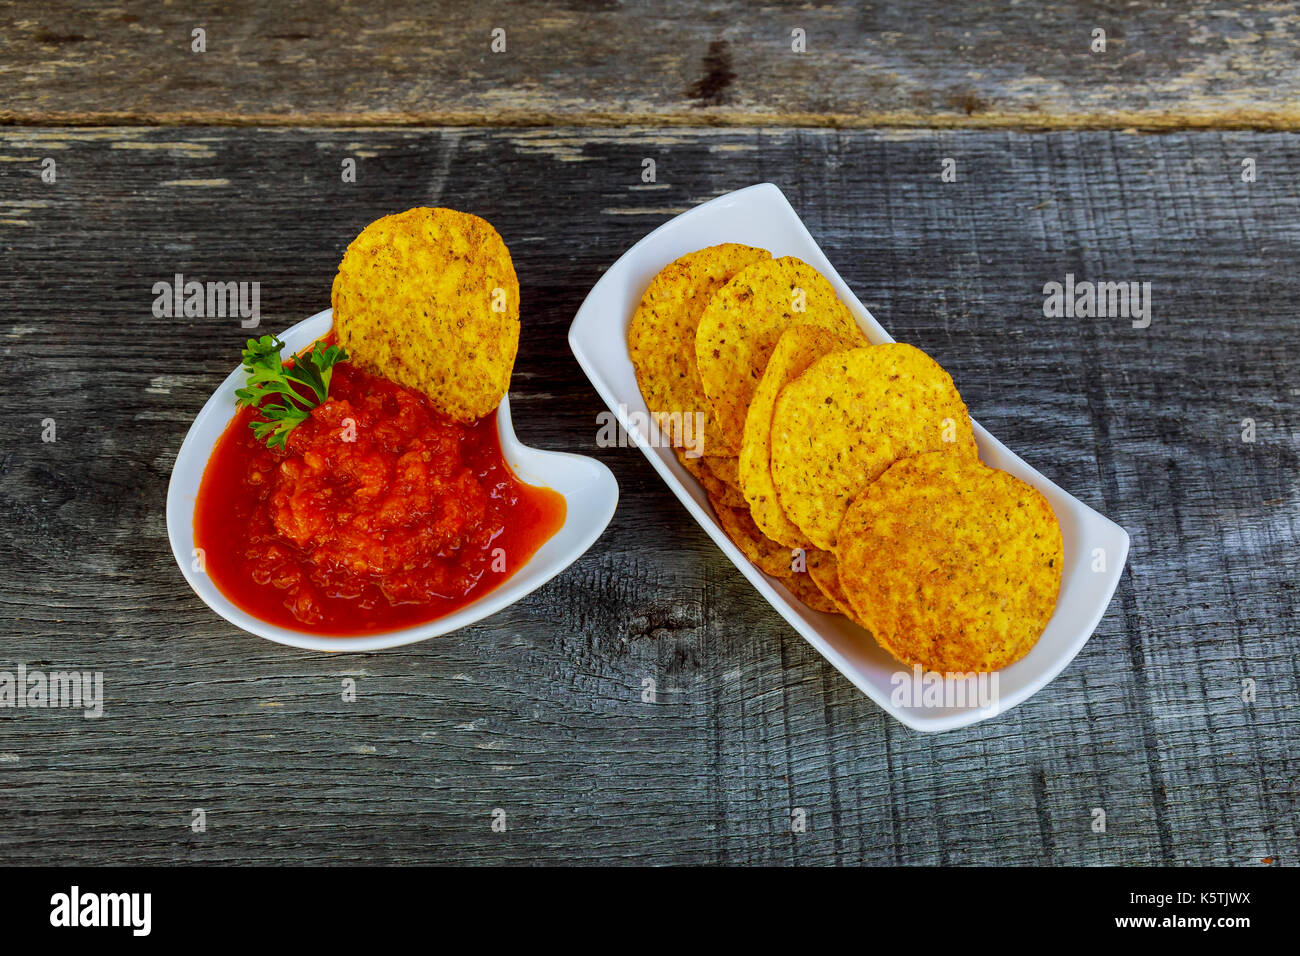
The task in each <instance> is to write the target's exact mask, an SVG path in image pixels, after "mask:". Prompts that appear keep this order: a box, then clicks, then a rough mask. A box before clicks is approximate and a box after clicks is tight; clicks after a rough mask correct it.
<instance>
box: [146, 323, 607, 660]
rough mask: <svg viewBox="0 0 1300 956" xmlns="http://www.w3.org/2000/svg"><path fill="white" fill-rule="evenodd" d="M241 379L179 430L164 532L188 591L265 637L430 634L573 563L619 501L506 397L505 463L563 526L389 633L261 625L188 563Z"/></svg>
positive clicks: (317, 640)
mask: <svg viewBox="0 0 1300 956" xmlns="http://www.w3.org/2000/svg"><path fill="white" fill-rule="evenodd" d="M331 317H332V312H331V311H330V310H328V309H327V310H326V311H324V312H321V313H318V314H317V315H313V316H312V317H311V318H310V319H304V320H303V321H302V322H299V323H298V324H297V325H295V326H294V327H293V328H291V329H289V331H287V332H285V333H283V334H282V335H281V336H280V338H281V339H282V340H283V341H284V343H285V346H286V348H287V350H288V351H289V352H296V351H299V350H301V349H304V348H306V347H307V346H308V345H310V344H311V343H312V342H314V341H316V340H317V339H318V338H320V337H321V336H322V335H324V334H325V333H326V332H328V331H329V330H330V326H331V324H332V321H331ZM243 380H244V373H243V371H242V370H241V369H238V368H237V369H235V371H233V372H231V373H230V375H229V377H227V378H226V380H225V381H224V382H222V383H221V386H220V387H219V388H218V389H217V390H216V392H215V393H213V395H212V397H211V398H210V399H208V402H207V404H206V405H204V406H203V410H202V411H201V412H199V415H198V417H197V418H195V419H194V424H193V425H191V426H190V430H189V433H188V434H186V436H185V441H184V443H183V444H182V445H181V450H180V453H179V454H178V455H177V456H176V464H175V466H174V467H173V468H172V477H171V484H170V485H169V486H168V488H167V535H168V537H169V538H170V539H171V544H172V553H173V554H175V555H176V562H177V564H179V565H180V568H181V572H182V573H183V574H184V575H185V580H186V581H188V582H189V583H190V587H192V588H193V589H194V593H195V594H197V595H198V596H199V597H200V598H202V599H203V602H204V603H205V604H207V606H208V607H210V608H212V610H214V611H216V612H217V613H218V614H220V615H221V616H222V617H224V618H225V619H226V620H227V621H229V622H230V623H231V624H234V625H235V626H236V627H239V628H243V629H244V630H245V631H248V632H249V633H250V634H256V635H258V636H259V637H265V638H266V639H267V640H271V641H276V642H278V643H280V644H288V645H290V646H292V647H304V648H309V649H311V650H317V651H372V650H376V649H378V648H381V647H397V646H399V645H401V644H411V643H413V642H415V641H422V640H425V639H426V638H430V637H437V636H438V635H439V634H447V633H449V632H451V631H454V630H457V629H458V628H462V627H465V626H466V625H469V624H473V623H475V622H476V621H481V620H482V619H483V618H485V617H487V616H488V615H489V614H495V613H496V612H497V611H499V610H501V609H502V608H503V607H506V606H508V605H510V604H513V603H514V602H515V601H518V600H519V599H520V598H522V597H523V596H524V595H526V594H528V593H530V592H531V591H534V590H536V589H537V588H539V587H541V586H542V585H543V584H545V583H546V582H547V581H549V580H550V579H551V578H553V577H555V575H557V574H559V573H560V572H561V571H563V570H564V569H565V568H567V567H568V566H569V565H570V564H572V563H573V562H574V561H576V560H577V559H578V558H579V557H580V556H581V555H582V554H583V552H585V551H586V550H587V549H588V548H590V547H591V546H592V544H594V543H595V541H596V539H597V538H598V537H600V533H601V532H602V531H604V530H605V527H606V525H608V524H609V520H610V518H612V517H613V516H614V508H615V507H616V506H617V505H618V483H617V482H615V481H614V476H613V474H611V473H610V470H609V469H608V468H606V467H605V466H604V465H602V464H601V463H600V462H598V461H596V460H595V459H593V458H584V457H582V456H581V455H570V454H566V453H564V452H554V451H538V450H537V449H536V448H529V447H528V446H526V445H521V444H520V443H519V439H517V438H516V437H515V431H514V428H513V426H512V425H511V422H510V398H509V397H508V396H507V397H506V398H504V399H502V400H501V405H500V407H499V408H498V409H497V432H498V434H499V435H500V437H501V451H502V452H503V454H504V456H505V460H506V462H507V463H508V464H509V465H510V467H511V468H512V469H513V470H514V473H515V474H516V475H518V476H519V478H520V480H522V481H525V482H527V483H528V484H530V485H543V486H545V487H547V488H550V489H552V490H554V491H557V492H559V493H560V494H561V495H563V496H564V500H565V505H566V513H565V516H564V525H563V526H562V527H561V528H560V530H559V531H557V532H556V533H555V535H554V536H553V537H552V538H551V539H550V540H549V541H547V542H546V543H545V544H543V545H542V546H541V547H540V548H539V549H538V550H537V553H535V554H534V555H533V556H532V557H531V558H529V560H528V563H527V564H525V565H524V566H523V567H522V568H520V569H519V570H518V571H516V572H515V573H514V574H513V575H512V576H511V577H510V578H508V579H507V580H506V581H505V582H504V583H503V584H502V585H501V586H500V587H498V588H496V589H495V590H492V591H489V592H488V593H487V594H484V595H483V596H482V597H480V598H478V599H477V600H475V601H474V602H472V603H470V604H467V605H466V606H465V607H462V608H460V609H458V610H456V611H454V612H453V613H451V614H448V615H447V616H446V617H441V618H438V619H437V620H435V621H429V622H427V623H425V624H417V625H414V626H412V627H405V628H400V629H398V630H395V631H385V632H381V633H378V634H366V635H364V636H360V637H332V636H329V635H317V634H310V633H307V632H305V631H295V630H291V629H289V628H284V627H279V626H277V625H274V624H268V623H267V622H265V621H262V620H259V619H258V618H256V617H253V616H252V615H251V614H248V613H246V612H244V611H242V610H240V609H239V608H238V607H236V606H235V605H234V604H232V603H231V602H230V601H229V600H227V598H226V596H225V595H223V594H222V593H221V592H220V591H218V590H217V588H216V587H215V586H214V585H213V583H212V582H211V581H210V580H209V579H208V576H207V575H206V574H204V573H203V572H202V571H196V570H195V569H194V567H193V565H194V502H195V498H196V497H197V495H198V491H199V482H200V480H201V479H202V478H203V468H204V466H205V465H206V464H207V462H208V457H209V456H210V455H211V454H212V448H213V446H214V445H215V444H216V441H217V439H218V438H219V437H220V436H221V433H222V432H223V431H225V428H226V425H227V424H229V422H230V419H231V418H232V417H233V416H234V414H235V411H236V404H235V389H236V388H238V387H239V386H240V385H241V384H242V383H243Z"/></svg>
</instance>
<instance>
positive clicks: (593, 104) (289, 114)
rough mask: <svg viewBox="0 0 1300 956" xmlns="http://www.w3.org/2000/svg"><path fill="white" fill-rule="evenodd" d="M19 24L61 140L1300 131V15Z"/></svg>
mask: <svg viewBox="0 0 1300 956" xmlns="http://www.w3.org/2000/svg"><path fill="white" fill-rule="evenodd" d="M0 17H3V24H4V33H5V41H6V42H5V56H4V58H3V61H0V121H4V122H19V123H34V124H37V125H42V126H49V125H56V124H70V123H78V124H81V123H88V124H95V125H104V124H105V123H114V124H131V123H146V124H147V123H164V124H173V123H227V122H231V123H242V124H245V125H248V124H262V125H270V124H287V125H292V126H303V125H317V126H319V125H327V124H328V125H340V124H342V125H349V126H357V125H371V124H381V123H382V124H395V125H401V124H408V125H409V124H415V125H424V126H429V125H447V124H452V125H457V124H488V125H507V124H508V125H550V124H555V123H560V124H565V123H569V124H580V125H593V124H600V125H607V126H608V125H619V126H621V125H624V124H627V123H645V124H648V123H656V124H677V125H681V124H686V125H699V124H713V123H717V124H735V123H740V124H744V125H763V124H766V125H774V126H776V125H780V126H795V125H812V126H833V127H852V126H864V127H881V126H885V125H894V126H970V125H974V126H982V127H995V126H1015V127H1024V126H1030V127H1069V128H1078V127H1082V126H1091V127H1105V128H1114V129H1122V128H1125V127H1129V126H1142V127H1159V128H1186V127H1191V126H1198V127H1205V126H1210V127H1225V126H1226V127H1267V128H1282V129H1295V128H1296V127H1297V125H1298V123H1300V107H1297V93H1298V92H1300V56H1297V52H1298V51H1300V12H1298V8H1297V5H1296V4H1295V3H1293V2H1281V3H1262V2H1252V3H1243V4H1222V3H1217V2H1212V0H1188V2H1180V3H1171V4H1159V5H1156V4H1152V5H1146V4H1111V3H1098V2H1085V3H1079V2H1075V0H1043V2H1035V3H1008V2H991V0H981V2H977V3H962V4H954V3H950V2H945V0H914V2H875V3H868V4H862V3H856V2H851V0H832V2H826V3H818V4H762V5H758V4H744V3H735V2H713V3H708V4H699V3H694V2H690V0H671V2H667V3H650V2H633V3H610V2H604V0H586V2H584V0H524V2H516V0H485V2H479V3H474V4H465V3H456V2H451V0H433V2H428V0H389V2H386V3H383V4H372V3H363V2H359V0H333V2H328V3H316V4H310V5H301V4H298V5H295V4H291V3H285V2H274V0H272V2H267V0H233V2H223V3H219V4H217V3H206V2H201V3H186V4H176V5H162V4H153V3H141V2H138V0H137V2H130V0H128V2H125V3H118V4H112V5H107V6H100V7H98V8H95V7H93V5H92V7H91V9H87V5H85V4H78V3H74V2H71V0H48V2H44V3H40V4H34V3H6V4H3V5H2V6H0ZM195 29H202V30H204V31H206V32H205V52H203V53H196V52H194V49H193V43H194V41H193V36H192V34H193V31H194V30H195ZM494 30H501V31H504V37H505V49H504V50H503V51H501V52H493V51H492V47H491V44H492V39H493V31H494ZM795 30H802V31H803V35H804V43H805V45H804V51H805V52H802V53H796V52H794V50H793V45H794V37H793V36H792V33H793V31H795ZM1095 30H1103V31H1105V35H1106V48H1105V51H1104V52H1100V51H1099V52H1094V51H1093V49H1092V46H1093V40H1094V31H1095Z"/></svg>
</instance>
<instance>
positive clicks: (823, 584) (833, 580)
mask: <svg viewBox="0 0 1300 956" xmlns="http://www.w3.org/2000/svg"><path fill="white" fill-rule="evenodd" d="M807 555H808V558H807V561H808V577H809V578H811V579H812V582H813V584H815V585H817V589H818V590H819V591H821V592H822V594H824V595H826V598H827V599H828V600H829V601H830V602H831V603H832V604H834V605H835V609H836V610H837V611H839V612H840V613H841V614H843V615H844V616H845V617H847V618H848V619H849V620H850V621H852V622H853V623H855V624H858V625H861V624H862V622H861V621H860V620H858V613H857V611H855V610H853V605H852V604H851V603H850V602H849V596H848V595H847V594H845V593H844V588H843V586H841V584H840V573H839V565H838V563H837V562H836V560H835V555H833V554H832V553H831V552H829V551H818V550H817V549H816V548H812V549H810V550H809V551H808V552H807Z"/></svg>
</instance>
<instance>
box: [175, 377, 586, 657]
mask: <svg viewBox="0 0 1300 956" xmlns="http://www.w3.org/2000/svg"><path fill="white" fill-rule="evenodd" d="M255 415H256V412H255V411H253V410H252V409H247V408H245V409H241V410H240V411H239V414H237V415H236V416H235V418H234V420H233V421H232V422H231V423H230V425H229V426H227V428H226V430H225V432H224V433H223V434H222V436H221V438H220V440H219V441H218V442H217V445H216V447H215V448H214V449H213V452H212V457H211V458H210V459H209V460H208V464H207V467H206V468H205V470H204V472H203V481H202V484H201V485H200V488H199V495H198V503H197V507H196V508H195V512H194V540H195V544H196V545H197V546H198V547H199V548H201V549H203V552H204V554H203V560H204V563H205V567H206V570H207V573H208V576H209V577H210V578H211V580H212V582H213V584H215V585H216V586H217V588H218V589H219V590H220V591H221V593H222V594H224V595H225V596H226V597H227V598H229V599H230V600H231V601H233V602H234V603H235V604H236V605H238V606H239V607H241V608H242V609H243V610H245V611H247V612H248V613H249V614H252V615H254V616H255V617H258V618H261V619H262V620H264V621H268V622H270V623H273V624H278V625H281V626H282V627H289V628H294V629H296V630H303V631H311V632H313V633H317V634H337V635H342V634H366V633H373V632H375V631H385V630H390V629H393V628H399V627H406V626H410V625H413V624H419V623H422V622H425V621H429V620H433V619H434V618H438V617H442V616H443V615H445V614H449V613H450V612H452V611H454V610H456V609H457V608H459V607H462V606H463V605H465V604H468V603H469V602H470V601H472V600H474V599H475V598H477V597H479V596H481V595H483V594H485V593H487V592H488V591H491V590H492V589H493V588H495V587H497V586H498V585H499V584H501V583H502V582H503V581H505V580H506V579H507V578H509V577H510V575H511V574H513V573H514V572H515V571H516V570H517V569H518V568H519V567H521V566H522V565H523V564H524V562H526V561H527V560H528V559H529V558H530V557H531V556H532V555H533V553H534V552H535V551H536V550H537V549H538V548H540V547H541V546H542V544H544V543H545V542H546V541H547V539H549V538H550V537H551V536H552V535H553V534H555V532H556V531H557V530H559V527H560V525H561V524H563V522H564V512H565V505H564V498H563V497H562V496H561V495H559V494H557V493H555V492H554V491H551V490H549V489H547V488H535V487H532V486H531V485H525V484H524V483H522V482H521V481H519V479H518V478H516V477H515V476H514V474H513V473H512V472H511V471H510V468H509V466H508V465H507V464H506V463H505V461H504V459H503V457H502V454H501V443H500V440H499V438H498V437H497V423H496V413H495V412H493V413H492V414H491V415H488V416H487V417H486V418H483V419H480V420H479V421H477V422H474V423H473V424H470V425H462V424H459V423H456V422H452V421H449V420H447V419H446V418H443V417H442V416H441V415H439V414H438V413H437V412H436V411H434V410H433V408H432V407H431V406H430V405H429V403H428V401H427V400H426V399H425V398H424V397H423V396H422V395H420V394H418V393H416V392H413V391H410V390H409V389H405V388H402V387H400V386H398V385H395V384H393V383H392V382H389V381H388V380H387V379H384V378H380V377H377V376H374V375H369V374H367V373H365V372H363V371H361V370H360V369H358V368H357V367H356V366H354V365H353V364H352V363H350V362H345V363H342V364H340V365H337V366H335V368H334V375H333V381H332V382H331V384H330V393H329V398H328V399H327V400H326V401H325V402H323V403H322V404H321V405H320V406H319V407H317V408H315V409H313V410H312V412H311V417H310V418H309V419H308V420H307V421H305V422H303V423H301V424H299V425H298V426H297V427H296V428H294V430H293V431H292V432H291V433H290V434H289V440H288V447H287V449H275V450H271V449H268V448H267V447H266V444H265V442H264V441H260V440H258V439H257V438H256V437H255V436H254V435H253V431H252V429H250V428H249V427H248V426H249V422H250V421H252V420H253V418H254V417H255Z"/></svg>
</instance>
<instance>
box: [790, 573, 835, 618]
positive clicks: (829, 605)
mask: <svg viewBox="0 0 1300 956" xmlns="http://www.w3.org/2000/svg"><path fill="white" fill-rule="evenodd" d="M777 577H780V580H781V583H782V584H784V585H785V586H786V589H787V590H788V591H789V592H790V593H791V594H793V595H794V596H795V597H796V598H798V599H799V600H800V601H802V602H803V603H804V604H806V605H808V606H809V607H810V608H812V609H813V610H814V611H821V612H822V613H823V614H843V613H844V612H843V611H841V610H840V609H839V607H838V606H836V604H835V602H834V601H832V600H831V599H830V598H828V597H827V596H826V595H825V594H823V593H822V592H821V590H820V589H819V588H818V587H817V584H816V582H815V581H814V580H813V578H812V576H811V575H810V574H809V573H808V572H801V573H794V574H792V573H788V572H787V574H786V575H785V576H780V575H777Z"/></svg>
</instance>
